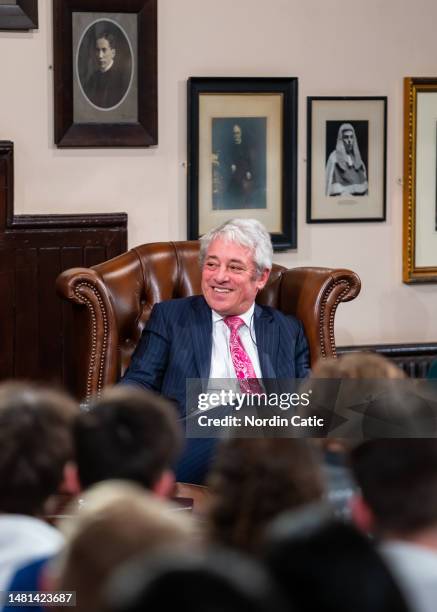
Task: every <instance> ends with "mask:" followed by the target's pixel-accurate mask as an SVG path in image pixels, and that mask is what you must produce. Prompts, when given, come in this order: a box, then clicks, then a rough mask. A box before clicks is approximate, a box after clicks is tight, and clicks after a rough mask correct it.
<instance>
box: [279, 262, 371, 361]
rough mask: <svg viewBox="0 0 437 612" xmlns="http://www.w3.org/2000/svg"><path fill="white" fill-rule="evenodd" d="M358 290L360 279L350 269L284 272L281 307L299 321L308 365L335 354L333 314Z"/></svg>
mask: <svg viewBox="0 0 437 612" xmlns="http://www.w3.org/2000/svg"><path fill="white" fill-rule="evenodd" d="M360 289H361V281H360V278H359V276H358V275H357V274H355V272H352V271H351V270H345V269H331V268H314V267H311V268H309V267H308V268H293V269H291V270H286V271H284V272H283V274H282V279H281V287H280V307H281V310H282V311H283V312H284V313H286V314H293V315H294V316H296V317H297V318H298V319H300V320H301V321H302V323H303V326H304V329H305V333H306V336H307V338H308V343H309V346H310V354H311V365H314V363H315V362H316V361H317V359H319V358H320V357H323V358H326V357H334V356H335V355H336V350H335V336H334V318H335V312H336V310H337V307H338V305H339V304H341V302H348V301H350V300H353V299H354V298H355V297H356V296H357V295H358V294H359V292H360Z"/></svg>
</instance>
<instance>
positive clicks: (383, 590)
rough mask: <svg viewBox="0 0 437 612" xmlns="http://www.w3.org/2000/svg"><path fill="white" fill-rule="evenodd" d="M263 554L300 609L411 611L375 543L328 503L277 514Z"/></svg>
mask: <svg viewBox="0 0 437 612" xmlns="http://www.w3.org/2000/svg"><path fill="white" fill-rule="evenodd" d="M265 558H266V562H267V566H268V567H269V569H270V571H271V572H272V575H273V576H274V577H275V578H276V580H277V582H278V584H279V586H280V587H281V588H282V590H283V592H284V594H285V595H286V596H287V600H288V601H289V602H290V604H291V605H294V606H296V608H297V609H298V610H300V611H301V612H307V611H308V612H313V610H323V612H352V611H353V612H407V607H406V604H405V603H404V600H403V597H402V595H401V593H400V591H399V589H398V587H397V585H396V582H395V580H394V579H393V577H392V575H391V574H390V572H389V570H388V569H387V567H386V566H385V564H384V562H383V560H382V558H381V557H380V556H379V554H378V552H377V551H376V549H375V547H374V545H373V543H372V542H371V541H370V540H369V539H368V538H367V537H366V536H364V535H362V534H361V533H360V532H359V531H358V530H356V529H355V528H354V527H353V526H352V525H350V524H348V523H345V522H343V521H340V520H338V519H335V518H333V517H332V516H331V515H330V512H329V510H327V509H325V508H324V507H320V506H313V507H308V508H306V509H305V510H302V511H298V512H295V513H287V514H284V515H283V516H281V517H279V518H278V519H277V521H275V522H274V523H273V524H272V526H271V530H270V532H269V541H268V545H267V547H266V557H265Z"/></svg>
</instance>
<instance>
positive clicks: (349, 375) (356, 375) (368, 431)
mask: <svg viewBox="0 0 437 612" xmlns="http://www.w3.org/2000/svg"><path fill="white" fill-rule="evenodd" d="M405 378H406V375H405V373H404V372H403V371H402V370H401V369H400V368H398V367H397V366H396V365H395V364H394V363H393V362H391V361H389V360H388V359H386V358H385V357H383V356H381V355H378V354H376V353H370V352H369V353H348V354H344V355H340V357H338V358H328V359H319V360H318V361H317V363H316V364H315V366H314V368H313V370H312V372H311V375H310V377H309V379H308V380H307V381H306V382H304V387H305V389H306V388H307V387H309V388H311V389H312V391H313V396H312V397H313V400H314V399H315V398H316V397H317V398H318V406H317V408H318V414H320V415H322V416H324V417H325V419H324V420H325V427H326V434H328V433H329V431H330V426H331V425H330V424H331V422H334V421H333V419H334V415H333V407H334V406H335V414H339V413H342V414H341V416H343V411H342V408H344V407H345V408H347V409H348V408H349V407H350V405H351V403H352V402H351V400H352V398H353V397H356V398H357V401H358V402H360V401H361V400H363V399H364V398H369V396H371V395H376V396H377V397H378V396H379V392H380V390H381V387H384V388H385V390H389V388H390V385H389V383H387V384H385V383H381V382H380V381H382V380H392V381H395V380H402V379H405ZM319 380H320V382H318V381H319ZM326 380H332V385H331V384H327V383H326V382H325V381H326ZM341 380H342V381H347V382H346V383H345V385H344V386H343V394H342V395H341V396H340V395H339V394H338V391H339V388H338V384H337V381H341ZM353 381H356V382H353ZM363 381H364V382H363ZM366 381H367V382H366ZM391 386H392V387H393V388H394V390H395V391H396V383H394V384H393V383H391ZM398 391H399V390H398ZM398 399H399V396H398V395H396V398H395V401H396V400H398ZM392 400H393V393H392V392H391V391H390V398H389V402H388V404H387V407H388V409H389V411H390V407H391V405H392V404H393V401H392ZM344 401H346V402H348V405H347V406H343V404H344ZM313 404H314V402H313ZM308 410H314V405H311V406H310V407H309V408H308ZM378 411H379V412H380V411H381V406H380V405H379V404H377V403H372V405H371V406H367V408H366V415H367V416H368V417H372V416H378V415H377V414H376V413H377V412H378ZM353 414H356V415H357V416H358V415H359V413H358V412H355V413H353ZM347 415H348V416H349V417H350V416H351V413H350V412H348V413H347ZM387 416H388V414H384V417H385V418H386V417H387ZM391 416H393V415H391ZM394 416H395V417H399V413H398V411H397V410H395V415H394ZM340 422H341V419H340ZM356 422H357V423H358V419H357V421H356ZM386 424H387V421H386ZM374 426H375V421H373V420H372V418H367V419H363V420H362V421H361V429H363V431H361V429H360V432H359V435H360V437H362V435H363V434H364V435H368V436H373V435H374V434H376V433H377V432H375V431H374V429H375V427H374ZM376 426H377V427H378V428H379V429H380V431H379V434H380V435H382V434H383V426H384V420H383V419H377V421H376ZM349 434H350V438H349V439H346V438H340V437H337V438H332V437H328V438H326V439H324V440H323V441H321V442H320V443H321V445H322V446H324V447H325V448H326V449H327V450H331V451H334V452H341V451H344V450H347V449H348V448H350V447H351V446H352V445H354V444H356V437H355V435H356V434H357V432H356V430H355V428H354V427H351V428H350V429H349Z"/></svg>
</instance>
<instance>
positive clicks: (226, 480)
mask: <svg viewBox="0 0 437 612" xmlns="http://www.w3.org/2000/svg"><path fill="white" fill-rule="evenodd" d="M209 486H210V489H211V493H212V501H211V508H210V512H209V517H208V521H209V533H210V538H211V540H212V541H213V542H216V543H219V544H222V545H226V546H231V547H235V548H237V549H241V550H244V551H246V552H249V553H256V551H257V550H258V548H259V545H260V542H261V541H262V538H263V534H264V529H265V527H266V525H267V523H268V522H269V521H270V520H271V519H273V518H274V517H275V516H277V515H278V514H279V513H280V512H282V511H284V510H286V509H291V508H295V507H298V506H302V505H304V504H307V503H309V502H314V501H316V500H319V499H320V498H321V496H322V494H323V486H322V479H321V475H320V472H319V466H318V463H317V459H316V456H315V454H314V451H313V449H312V448H311V447H310V445H309V444H308V442H306V441H304V440H296V439H289V438H260V439H243V438H235V439H232V440H229V441H227V442H225V443H223V444H222V445H221V447H220V448H219V450H218V455H217V458H216V461H215V463H214V465H213V467H212V471H211V474H210V478H209Z"/></svg>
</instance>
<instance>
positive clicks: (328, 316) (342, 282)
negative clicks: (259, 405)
mask: <svg viewBox="0 0 437 612" xmlns="http://www.w3.org/2000/svg"><path fill="white" fill-rule="evenodd" d="M198 255H199V243H198V242H197V241H191V242H157V243H153V244H144V245H142V246H139V247H136V248H133V249H131V250H130V251H128V252H127V253H124V254H122V255H119V256H118V257H115V258H114V259H111V260H109V261H106V262H104V263H101V264H98V265H96V266H93V267H92V268H72V269H70V270H66V271H65V272H63V273H62V274H61V275H60V276H59V277H58V279H57V283H56V284H57V290H58V293H59V294H60V295H61V296H62V297H63V298H65V299H66V300H68V301H70V302H71V303H72V304H73V311H74V312H73V324H72V330H71V337H70V338H69V339H67V345H69V346H70V349H69V350H68V351H67V352H68V364H69V365H68V371H69V377H70V385H69V386H70V390H71V391H72V392H73V393H74V394H75V395H76V396H77V397H78V398H79V399H85V400H88V399H90V398H91V397H92V396H93V395H96V394H99V393H100V392H101V390H102V389H103V387H105V385H109V384H112V383H115V382H116V381H117V380H118V379H119V378H120V376H121V374H122V373H123V372H124V370H125V369H126V367H127V365H128V363H129V360H130V358H131V355H132V352H133V350H134V348H135V346H136V344H137V342H138V340H139V338H140V336H141V332H142V330H143V327H144V325H145V323H146V321H147V319H148V318H149V315H150V312H151V310H152V307H153V305H154V304H155V303H156V302H161V301H162V300H168V299H172V298H178V297H186V296H189V295H196V294H199V293H200V292H201V291H200V267H199V263H198ZM360 288H361V283H360V279H359V277H358V276H357V275H356V274H355V273H354V272H351V271H350V270H342V269H337V270H335V269H329V268H294V269H291V270H288V269H286V268H284V267H282V266H278V265H274V266H273V270H272V273H271V275H270V278H269V282H268V284H267V285H266V287H265V288H264V289H263V291H262V292H260V293H259V295H258V297H257V302H259V303H260V304H264V305H269V306H273V307H275V308H278V309H279V310H281V311H282V312H284V313H285V314H293V315H295V316H296V317H297V318H298V319H300V320H301V321H302V323H303V325H304V328H305V333H306V335H307V338H308V342H309V346H310V354H311V363H312V364H314V362H315V361H316V360H317V359H318V358H319V357H330V356H335V338H334V317H335V312H336V310H337V306H338V305H339V304H340V303H341V302H348V301H350V300H353V299H354V298H355V297H356V296H357V295H358V293H359V292H360Z"/></svg>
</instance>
